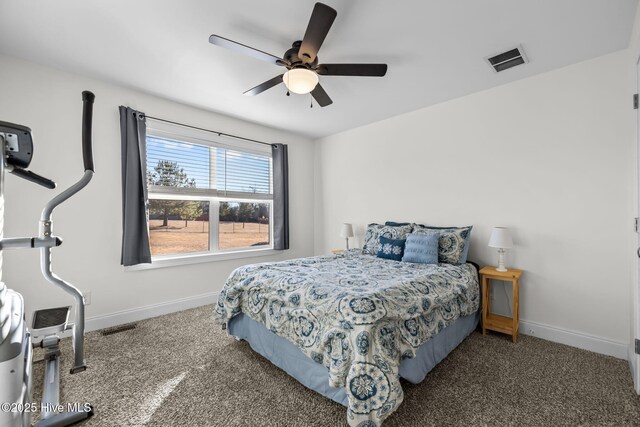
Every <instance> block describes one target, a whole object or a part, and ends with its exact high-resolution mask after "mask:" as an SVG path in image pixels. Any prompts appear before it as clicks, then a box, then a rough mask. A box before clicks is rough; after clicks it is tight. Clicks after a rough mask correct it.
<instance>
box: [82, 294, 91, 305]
mask: <svg viewBox="0 0 640 427" xmlns="http://www.w3.org/2000/svg"><path fill="white" fill-rule="evenodd" d="M82 299H84V305H91V291H84V292H83V294H82Z"/></svg>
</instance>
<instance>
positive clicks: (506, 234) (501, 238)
mask: <svg viewBox="0 0 640 427" xmlns="http://www.w3.org/2000/svg"><path fill="white" fill-rule="evenodd" d="M489 247H491V248H501V249H509V248H512V247H513V239H512V238H511V231H509V229H508V228H506V227H494V228H493V230H491V238H490V239H489Z"/></svg>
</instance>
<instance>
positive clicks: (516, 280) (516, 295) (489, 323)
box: [480, 267, 522, 342]
mask: <svg viewBox="0 0 640 427" xmlns="http://www.w3.org/2000/svg"><path fill="white" fill-rule="evenodd" d="M521 276H522V270H516V269H515V268H510V269H508V270H507V271H497V270H496V267H484V268H483V269H482V270H480V283H481V284H482V335H486V334H487V329H489V330H491V331H497V332H502V333H504V334H509V335H511V339H512V340H513V342H516V340H517V339H518V329H519V322H520V316H519V315H518V309H519V308H520V301H519V299H520V289H519V287H520V277H521ZM492 279H493V280H502V281H505V282H511V286H512V290H513V309H512V314H513V317H505V316H499V315H497V314H492V313H491V280H492Z"/></svg>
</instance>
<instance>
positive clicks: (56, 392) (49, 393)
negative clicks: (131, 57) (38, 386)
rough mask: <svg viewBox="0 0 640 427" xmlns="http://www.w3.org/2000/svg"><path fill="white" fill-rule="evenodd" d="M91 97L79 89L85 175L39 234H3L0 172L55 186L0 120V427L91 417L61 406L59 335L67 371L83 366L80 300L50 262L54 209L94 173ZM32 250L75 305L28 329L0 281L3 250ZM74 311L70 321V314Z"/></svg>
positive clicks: (45, 313)
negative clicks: (68, 353)
mask: <svg viewBox="0 0 640 427" xmlns="http://www.w3.org/2000/svg"><path fill="white" fill-rule="evenodd" d="M94 99H95V96H94V95H93V93H91V92H89V91H84V92H82V102H83V108H82V156H83V160H84V174H83V175H82V178H80V180H79V181H78V182H76V183H75V184H73V185H72V186H71V187H69V188H67V189H66V190H64V191H63V192H61V193H60V194H58V195H57V196H55V197H54V198H53V199H51V201H49V203H47V204H46V205H45V207H44V209H43V211H42V215H41V216H40V226H39V235H38V237H20V238H4V232H3V229H4V193H3V190H4V178H5V177H4V172H5V170H6V171H7V172H10V173H11V174H13V175H15V176H18V177H20V178H23V179H26V180H28V181H31V182H33V183H36V184H39V185H41V186H43V187H45V188H49V189H53V188H55V187H56V184H55V183H54V182H53V181H51V180H50V179H47V178H45V177H42V176H40V175H38V174H36V173H34V172H31V171H29V170H28V169H27V168H28V167H29V164H30V162H31V159H32V157H33V138H32V134H31V130H30V129H29V128H28V127H26V126H21V125H16V124H12V123H5V122H0V146H1V147H2V152H3V156H2V161H0V384H1V386H0V426H3V427H5V426H6V427H13V426H16V427H17V426H30V425H31V415H32V413H33V412H35V411H36V410H40V412H41V417H40V420H39V421H38V422H37V423H36V426H38V427H62V426H68V425H71V424H75V423H77V422H80V421H82V420H85V419H87V418H88V417H90V416H92V415H93V408H92V407H91V405H89V404H86V403H83V402H75V403H73V404H67V405H61V404H60V356H61V355H60V345H59V343H60V335H61V334H62V333H64V332H68V331H70V332H71V335H72V339H73V341H72V343H73V344H72V345H73V353H74V359H73V365H72V367H71V373H72V374H75V373H78V372H82V371H84V370H86V365H85V360H84V298H83V295H82V292H80V291H79V290H78V289H77V288H76V287H74V286H73V285H72V284H70V283H68V282H66V281H65V280H63V279H61V278H60V277H58V276H56V275H55V274H54V273H53V271H52V266H51V251H52V249H53V248H56V247H58V246H60V245H61V244H62V239H60V238H59V237H56V236H55V235H54V234H53V219H52V217H53V211H54V209H55V208H56V207H57V206H59V205H60V204H61V203H63V202H65V201H66V200H67V199H69V198H70V197H72V196H73V195H75V194H76V193H78V192H79V191H80V190H82V189H83V188H84V187H85V186H86V185H87V184H88V183H89V181H91V178H92V177H93V174H94V167H93V150H92V137H91V129H92V121H93V102H94ZM28 248H34V249H38V250H39V251H40V269H41V272H42V275H43V276H44V278H45V279H46V280H47V281H48V282H49V283H51V284H53V285H55V286H57V287H58V288H60V289H62V290H63V291H65V292H66V293H67V294H69V295H71V296H72V297H73V300H74V304H73V305H69V306H65V307H56V308H48V309H44V310H37V311H35V312H34V313H33V319H32V322H31V328H27V326H26V321H25V315H24V301H23V299H22V296H21V295H20V294H19V293H17V292H15V291H12V290H10V289H8V288H7V286H6V285H5V284H4V283H3V282H2V253H3V251H4V250H6V249H28ZM72 307H73V308H75V310H74V319H73V323H69V314H70V313H71V309H72ZM35 346H39V347H42V348H43V349H44V363H45V367H44V384H43V392H42V401H41V402H38V403H36V402H33V401H32V399H31V377H32V359H33V347H35Z"/></svg>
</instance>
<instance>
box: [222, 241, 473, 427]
mask: <svg viewBox="0 0 640 427" xmlns="http://www.w3.org/2000/svg"><path fill="white" fill-rule="evenodd" d="M479 301H480V292H479V289H478V276H477V271H476V269H475V268H474V267H473V266H472V265H470V264H465V265H451V264H429V265H427V264H412V263H403V262H398V261H392V260H386V259H381V258H378V257H375V256H371V255H364V254H362V253H361V252H359V251H349V252H346V253H343V254H338V255H330V256H320V257H310V258H301V259H296V260H290V261H283V262H275V263H264V264H253V265H247V266H243V267H240V268H238V269H236V270H235V271H234V272H233V273H232V274H231V275H230V277H229V279H228V280H227V282H226V283H225V285H224V287H223V289H222V291H221V293H220V297H219V299H218V304H217V305H216V307H215V318H216V320H217V321H218V322H219V323H221V324H223V325H225V326H230V322H231V320H232V319H233V318H235V317H237V316H239V315H244V316H245V317H248V318H250V319H251V320H253V321H255V322H256V323H258V324H260V325H262V326H263V328H265V329H267V330H268V331H270V332H271V333H272V334H274V335H276V336H277V337H279V338H283V339H284V340H286V341H288V342H289V343H290V344H291V345H292V346H294V347H296V348H297V349H298V350H299V352H300V353H302V354H303V355H304V356H305V357H307V358H308V359H310V360H312V361H313V362H314V363H316V364H318V365H320V366H321V367H323V368H324V369H325V370H326V371H327V373H328V385H329V387H331V388H334V389H342V390H343V391H344V393H345V394H346V399H347V408H348V410H347V420H348V422H349V424H350V425H352V426H365V425H366V426H367V427H371V426H379V425H380V424H381V423H382V421H383V420H384V419H385V418H386V417H387V416H389V414H391V413H392V412H393V411H394V410H395V409H396V408H397V407H398V406H399V405H400V403H401V402H402V400H403V396H404V395H403V390H402V387H401V385H400V381H399V378H400V375H401V374H400V366H401V363H402V361H404V360H409V359H415V360H418V359H419V358H418V357H417V356H418V353H419V351H420V349H421V347H422V345H423V344H425V343H427V342H428V341H429V340H430V339H432V338H434V337H436V336H437V335H438V334H439V333H440V332H442V331H444V330H445V329H446V328H447V327H449V326H451V325H453V324H454V323H455V322H456V321H457V320H458V318H462V317H468V316H473V315H475V314H476V313H477V311H478V307H479ZM251 331H252V330H249V332H251ZM247 333H248V332H247ZM407 376H411V373H407ZM416 379H419V377H416ZM332 392H333V391H332V390H331V389H327V393H329V394H330V393H332ZM336 398H337V399H340V400H342V401H344V399H342V398H341V397H339V396H338V397H336Z"/></svg>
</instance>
